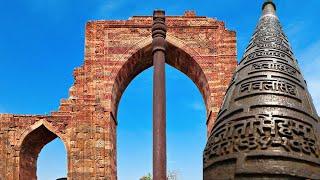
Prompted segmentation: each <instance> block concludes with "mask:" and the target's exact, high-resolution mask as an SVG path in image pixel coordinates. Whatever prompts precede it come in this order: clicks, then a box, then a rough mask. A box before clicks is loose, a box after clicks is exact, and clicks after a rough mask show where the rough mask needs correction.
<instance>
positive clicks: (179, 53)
mask: <svg viewBox="0 0 320 180" xmlns="http://www.w3.org/2000/svg"><path fill="white" fill-rule="evenodd" d="M168 49H169V51H168V53H167V58H166V64H167V65H166V66H167V68H166V72H167V71H168V70H169V71H175V74H180V75H179V76H180V77H181V75H182V76H185V75H186V76H187V77H188V78H186V77H184V78H185V79H187V81H190V79H191V80H192V82H189V83H190V84H192V85H193V86H194V85H196V87H195V86H194V88H195V89H196V90H194V89H193V91H196V93H198V95H199V96H200V99H201V98H202V99H201V100H200V101H197V102H195V104H188V105H187V106H189V107H188V108H194V110H196V111H199V110H200V111H201V108H202V107H201V106H202V105H203V104H204V105H203V114H204V115H203V116H202V115H201V112H197V113H193V114H194V115H198V116H199V117H197V118H193V119H192V120H195V121H192V120H190V119H189V121H188V122H183V120H185V119H187V118H191V117H193V116H189V115H187V114H186V112H183V113H182V112H181V113H180V116H179V118H180V121H179V119H177V118H174V117H171V118H170V117H168V118H167V120H168V121H169V120H170V119H171V120H170V122H172V121H176V122H178V123H181V124H180V125H181V126H179V125H177V124H171V125H170V124H168V128H169V129H170V126H171V127H174V128H175V129H180V130H179V133H178V135H173V134H170V133H169V132H168V137H170V136H173V138H175V142H174V141H168V147H171V148H169V149H179V150H181V151H183V146H185V147H187V146H189V145H190V144H192V145H190V147H191V148H192V147H198V151H197V150H194V151H185V152H184V153H182V154H184V155H185V156H186V157H193V159H192V158H189V159H192V160H191V161H192V162H191V163H190V164H192V165H193V166H194V165H195V164H198V165H199V167H198V168H193V169H192V167H187V166H186V167H185V169H183V170H181V169H175V167H177V166H175V165H173V164H174V163H175V162H174V161H176V162H177V163H181V162H183V163H185V159H184V158H183V157H180V156H179V153H174V152H172V153H171V154H172V156H171V157H174V156H177V158H180V159H176V160H172V159H170V154H169V159H168V164H169V168H170V167H172V169H170V170H174V171H178V174H179V171H183V172H186V173H187V174H189V173H190V172H193V174H192V175H191V174H190V177H193V178H194V177H201V176H202V151H203V148H204V145H205V142H206V114H207V116H208V115H209V109H210V105H211V102H210V90H209V85H208V81H207V79H206V76H205V73H204V71H203V69H202V68H201V67H200V65H199V64H198V63H197V61H196V60H195V59H194V58H193V57H192V56H191V55H190V54H188V53H187V52H186V51H184V50H183V49H182V48H179V47H177V46H175V45H174V44H173V43H171V42H170V41H169V42H168ZM168 65H170V66H171V67H168ZM150 67H152V47H151V44H149V45H146V46H144V47H143V48H141V49H139V50H138V51H137V52H136V53H134V54H133V55H132V56H131V57H130V58H129V59H128V60H127V61H126V62H125V63H124V64H123V65H122V67H121V69H120V70H119V71H118V72H117V74H116V77H115V81H114V85H113V89H112V100H111V109H112V113H113V114H114V115H115V117H116V118H117V119H118V106H119V102H120V99H122V98H123V97H122V95H123V94H126V93H127V90H126V88H127V87H128V86H131V84H132V81H135V80H134V79H140V77H141V75H144V74H147V76H148V77H149V79H151V80H150V81H152V77H153V76H152V68H150ZM148 68H149V69H148ZM138 75H139V76H138ZM136 76H138V77H137V78H136ZM166 78H167V80H166V82H167V83H168V82H169V83H170V81H171V80H168V78H169V77H168V76H166ZM172 82H174V81H171V83H172ZM151 84H152V83H150V87H148V89H149V92H150V94H149V93H148V94H146V93H138V92H137V93H136V94H134V95H132V96H133V97H135V98H136V101H139V103H138V104H139V105H137V104H136V103H134V102H132V105H134V107H132V108H127V109H129V111H128V110H126V111H125V113H127V114H128V115H129V117H122V116H123V115H121V118H120V121H119V127H118V130H117V132H118V136H119V137H118V139H119V140H118V141H117V146H119V147H120V148H121V149H119V152H118V153H117V155H118V157H119V159H120V161H124V159H125V160H128V159H130V158H131V157H134V158H137V157H138V159H139V157H141V156H139V155H138V154H135V155H133V152H138V151H132V150H131V151H130V158H124V157H122V155H121V154H123V153H129V152H124V151H123V149H130V148H132V147H134V148H138V147H140V148H141V145H139V144H141V141H135V140H130V144H129V145H127V144H128V141H125V140H124V138H127V137H128V136H129V135H128V134H126V135H123V134H124V133H123V132H122V130H121V129H122V128H123V126H122V123H121V122H122V121H124V120H126V123H124V124H127V123H128V121H127V120H129V121H130V120H133V121H131V122H129V124H130V128H132V127H133V125H134V124H138V126H139V127H141V126H144V129H143V130H144V131H145V132H143V133H144V134H143V133H142V134H140V135H136V136H137V138H136V139H138V140H141V138H142V137H143V136H148V137H147V140H146V142H147V145H143V147H144V149H143V150H144V152H145V154H144V155H143V156H147V157H150V159H145V160H144V161H145V162H147V163H148V161H150V162H149V163H148V164H150V166H146V167H145V169H146V170H145V171H146V172H145V174H141V176H143V175H147V173H148V172H150V171H151V169H150V168H151V164H152V160H151V159H152V150H151V149H152V120H151V119H152V112H151V111H152V103H151V102H152V86H151ZM140 85H142V86H143V84H140ZM174 86H176V84H175V85H174ZM136 88H137V87H136ZM140 88H141V87H140ZM167 88H168V87H167ZM184 88H185V87H183V86H181V87H176V89H180V90H182V91H183V90H185V89H184ZM128 89H130V88H128ZM129 91H130V90H129ZM169 92H171V90H170V89H168V91H167V94H168V93H169ZM144 96H148V97H149V100H147V102H144V104H141V99H137V98H139V97H144ZM201 96H202V97H201ZM167 97H168V98H170V97H169V95H168V96H167ZM124 98H126V96H125V97H124ZM186 98H190V96H189V97H186ZM126 101H127V99H126ZM169 101H170V100H168V101H167V104H168V106H167V107H168V108H170V106H171V105H170V102H169ZM145 106H146V107H145ZM148 108H150V109H149V110H148ZM168 108H167V112H168V116H169V115H170V111H168ZM175 108H177V107H175ZM188 108H182V111H183V110H185V111H186V109H188ZM134 109H143V111H139V110H138V111H136V112H132V110H134ZM119 112H120V113H121V111H119ZM174 113H177V112H174V110H173V112H171V114H174ZM133 114H136V116H135V115H133ZM137 114H138V115H137ZM199 114H200V115H199ZM119 116H120V114H119ZM142 116H143V117H142ZM200 116H201V117H200ZM132 118H139V122H137V121H135V120H137V119H132ZM146 118H147V120H148V121H147V123H145V122H142V121H141V120H142V119H146ZM199 120H201V121H199ZM202 120H203V121H202ZM142 124H143V125H142ZM124 126H127V125H124ZM127 127H128V128H129V126H127ZM135 127H137V126H135ZM188 128H189V129H188ZM133 129H134V128H133ZM138 129H139V130H141V128H138ZM197 129H198V130H197ZM171 132H172V131H171ZM125 133H128V131H127V132H125ZM129 133H130V132H129ZM132 133H137V132H131V134H130V137H134V136H132ZM138 133H141V132H138ZM188 133H189V134H188ZM121 136H123V137H121ZM148 138H149V139H148ZM194 138H200V139H202V140H203V141H201V140H199V139H197V140H195V141H191V140H190V139H194ZM131 139H132V138H131ZM186 139H189V140H190V142H185V141H186ZM124 141H125V142H126V143H121V142H124ZM132 141H135V142H132ZM196 142H200V145H199V144H198V145H195V143H196ZM148 143H149V144H148ZM177 144H179V145H177ZM177 147H181V148H177ZM146 149H147V150H146ZM194 149H196V148H194ZM169 151H170V150H169ZM188 152H193V153H195V154H193V155H192V156H191V155H190V153H189V154H188ZM180 154H181V153H180ZM196 154H198V156H197V155H196ZM194 155H195V156H194ZM124 156H126V155H124ZM178 156H179V157H178ZM137 161H139V162H141V161H142V159H139V160H137ZM198 161H199V162H198ZM133 162H136V161H134V160H132V162H127V163H123V162H118V163H117V164H118V165H119V166H118V168H119V169H120V171H119V172H118V175H119V173H120V175H121V172H123V171H125V172H126V173H130V172H128V171H126V170H124V169H125V167H124V166H126V164H132V163H133ZM183 163H182V164H183ZM135 168H136V167H135ZM188 168H189V169H188ZM127 169H129V168H127ZM131 169H132V168H131ZM136 172H137V170H136V171H135V172H132V173H133V174H135V173H136ZM197 173H198V174H197ZM141 176H140V177H141ZM178 176H179V177H181V176H183V175H178ZM120 177H122V176H120ZM183 177H184V178H187V177H188V176H187V175H186V174H184V176H183ZM135 178H139V177H138V176H137V177H135ZM120 179H121V178H120Z"/></svg>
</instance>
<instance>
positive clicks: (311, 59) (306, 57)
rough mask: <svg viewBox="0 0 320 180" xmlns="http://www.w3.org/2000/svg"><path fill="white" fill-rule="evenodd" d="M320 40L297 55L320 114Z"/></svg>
mask: <svg viewBox="0 0 320 180" xmlns="http://www.w3.org/2000/svg"><path fill="white" fill-rule="evenodd" d="M319 49H320V39H319V40H318V41H315V43H313V44H311V45H309V46H308V47H306V48H304V49H302V50H301V51H300V52H301V53H300V54H298V55H297V57H298V59H299V64H300V67H301V70H302V72H303V75H304V78H305V80H306V81H307V84H308V89H309V92H310V94H311V96H312V99H313V102H314V104H315V107H316V109H317V111H318V114H319V113H320V51H319Z"/></svg>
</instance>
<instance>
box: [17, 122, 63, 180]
mask: <svg viewBox="0 0 320 180" xmlns="http://www.w3.org/2000/svg"><path fill="white" fill-rule="evenodd" d="M57 137H59V138H60V139H61V141H62V142H63V144H64V146H65V150H66V152H67V154H68V147H67V144H66V143H65V142H66V141H65V139H64V138H63V137H62V135H61V134H60V133H58V131H56V130H55V128H54V127H53V126H52V125H51V124H50V123H48V122H47V121H46V120H40V121H38V122H36V123H35V124H33V125H32V126H30V127H29V128H28V130H26V131H25V132H24V133H23V134H22V135H21V138H20V139H19V141H18V146H17V147H20V149H19V179H20V180H24V178H28V180H36V179H37V174H36V173H37V159H38V155H39V153H40V151H41V150H42V148H43V147H44V146H45V145H46V144H48V143H49V142H51V141H52V140H54V139H55V138H57ZM67 163H68V162H67ZM68 167H69V166H68Z"/></svg>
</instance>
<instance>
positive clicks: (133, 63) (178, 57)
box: [111, 41, 211, 118]
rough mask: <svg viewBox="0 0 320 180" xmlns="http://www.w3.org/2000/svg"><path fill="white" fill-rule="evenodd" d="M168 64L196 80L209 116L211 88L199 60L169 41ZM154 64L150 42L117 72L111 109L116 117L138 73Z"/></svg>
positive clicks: (195, 82)
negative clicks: (123, 96)
mask: <svg viewBox="0 0 320 180" xmlns="http://www.w3.org/2000/svg"><path fill="white" fill-rule="evenodd" d="M176 44H177V43H176ZM166 64H169V65H170V66H172V67H174V68H176V69H178V70H179V71H181V72H182V73H184V74H185V75H187V76H188V77H189V78H190V79H191V80H192V81H193V82H194V84H195V85H196V86H197V87H198V89H199V91H200V93H201V95H202V97H203V100H204V102H205V105H206V110H207V111H206V112H207V116H208V115H209V112H210V111H209V110H210V107H209V106H210V105H211V102H210V101H211V100H210V89H209V84H208V80H207V78H206V75H205V73H204V71H203V69H202V68H201V67H200V65H199V64H198V63H197V61H196V60H195V59H194V58H193V57H191V55H190V54H189V53H187V52H186V51H185V50H184V49H182V48H180V47H178V46H176V45H175V44H174V43H173V42H171V41H168V50H167V55H166ZM152 65H153V64H152V46H151V44H149V45H147V46H145V47H143V48H141V49H139V50H138V51H137V52H135V53H134V54H133V55H132V56H131V57H130V58H129V59H128V60H127V61H126V62H125V63H124V65H122V67H121V69H120V70H119V71H118V72H117V75H116V77H115V81H114V85H113V88H112V99H111V111H112V113H113V114H114V115H115V117H116V118H117V113H118V105H119V101H120V98H121V96H122V94H123V92H124V91H125V89H126V88H127V86H128V85H129V83H130V82H131V81H132V80H133V79H134V78H135V77H136V76H137V75H138V74H140V73H141V72H142V71H144V70H145V69H147V68H149V67H151V66H152Z"/></svg>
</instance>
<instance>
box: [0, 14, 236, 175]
mask: <svg viewBox="0 0 320 180" xmlns="http://www.w3.org/2000/svg"><path fill="white" fill-rule="evenodd" d="M151 24H152V17H151V16H134V17H132V18H130V19H129V20H123V21H92V22H88V23H87V26H86V41H85V60H84V64H83V66H81V67H79V68H76V69H75V70H74V78H75V82H74V84H73V86H72V87H71V88H70V90H69V92H70V96H69V98H68V99H64V100H61V105H60V108H59V110H58V111H56V112H53V113H51V115H49V116H32V115H12V114H2V115H0V161H1V162H0V179H1V180H4V179H6V180H17V179H26V180H32V179H36V161H37V157H38V154H39V152H40V151H41V148H42V147H43V146H45V145H46V144H47V143H49V142H50V141H51V140H53V139H54V138H56V137H60V138H61V139H62V141H63V142H64V144H65V146H66V149H67V156H68V178H69V179H86V180H87V179H108V180H114V179H116V173H117V169H116V166H117V163H116V126H117V119H116V117H117V107H118V103H119V100H120V98H121V95H122V93H123V92H124V90H125V88H126V87H127V86H128V84H129V83H130V81H131V80H132V79H133V78H134V77H135V76H136V75H138V74H139V73H140V72H142V71H143V70H145V69H146V68H148V67H150V66H151V65H152V54H151V42H152V38H151V35H150V32H151ZM167 25H168V36H167V41H168V54H167V63H168V64H170V65H171V66H173V67H175V68H177V69H179V70H180V71H182V72H183V73H185V74H186V75H187V76H188V77H190V78H191V79H192V80H193V82H194V83H195V84H196V85H197V87H198V88H199V90H200V92H201V93H202V95H203V98H204V100H205V103H206V107H207V126H208V132H209V131H210V130H211V128H212V125H213V123H214V120H215V119H216V115H217V113H218V111H219V109H220V105H221V103H222V100H223V97H224V93H225V91H226V88H227V87H228V84H229V81H230V80H231V78H232V75H233V72H234V70H235V67H236V37H235V32H233V31H229V30H227V29H226V28H225V25H224V23H223V22H221V21H217V20H216V19H212V18H207V17H202V16H196V15H195V14H194V13H193V12H190V11H189V12H186V13H185V15H184V16H168V17H167ZM119 123H125V122H119ZM199 123H201V122H199Z"/></svg>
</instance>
